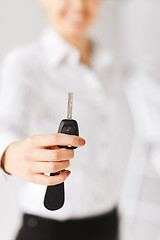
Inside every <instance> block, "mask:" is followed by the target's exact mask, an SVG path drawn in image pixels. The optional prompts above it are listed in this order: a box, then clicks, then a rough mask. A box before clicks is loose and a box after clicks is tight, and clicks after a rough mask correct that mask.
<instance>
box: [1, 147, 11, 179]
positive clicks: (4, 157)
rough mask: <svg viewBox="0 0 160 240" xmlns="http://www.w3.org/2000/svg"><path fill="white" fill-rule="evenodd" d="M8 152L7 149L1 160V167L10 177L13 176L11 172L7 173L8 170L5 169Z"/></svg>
mask: <svg viewBox="0 0 160 240" xmlns="http://www.w3.org/2000/svg"><path fill="white" fill-rule="evenodd" d="M6 151H7V149H6V150H5V151H4V153H3V155H2V158H1V161H0V167H1V168H2V169H3V171H4V172H5V173H7V174H8V175H11V174H10V173H9V172H7V170H6V168H5V160H6Z"/></svg>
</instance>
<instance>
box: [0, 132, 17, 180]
mask: <svg viewBox="0 0 160 240" xmlns="http://www.w3.org/2000/svg"><path fill="white" fill-rule="evenodd" d="M18 140H19V139H18V137H15V136H10V137H9V138H3V140H2V139H0V180H2V181H3V182H6V181H7V180H9V179H10V178H11V177H13V176H12V175H9V174H7V173H6V172H5V171H4V170H3V168H2V165H1V159H2V156H3V153H4V152H5V150H6V149H7V147H8V146H9V145H10V144H11V143H13V142H16V141H18Z"/></svg>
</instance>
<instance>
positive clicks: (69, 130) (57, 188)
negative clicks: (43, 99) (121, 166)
mask: <svg viewBox="0 0 160 240" xmlns="http://www.w3.org/2000/svg"><path fill="white" fill-rule="evenodd" d="M72 107H73V93H68V112H67V119H63V120H62V121H61V123H60V125H59V129H58V133H64V134H69V135H76V136H79V128H78V123H77V121H76V120H73V119H72ZM58 147H59V148H67V149H76V148H77V147H74V146H58ZM59 173H60V172H58V173H51V174H50V176H55V175H58V174H59ZM64 200H65V193H64V182H63V183H60V184H57V185H54V186H48V187H47V190H46V194H45V198H44V206H45V207H46V208H47V209H48V210H58V209H60V208H61V207H62V206H63V205H64Z"/></svg>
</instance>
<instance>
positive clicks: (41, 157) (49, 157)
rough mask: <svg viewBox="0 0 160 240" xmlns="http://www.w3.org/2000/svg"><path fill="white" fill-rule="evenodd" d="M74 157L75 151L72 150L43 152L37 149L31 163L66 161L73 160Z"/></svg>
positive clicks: (30, 157)
mask: <svg viewBox="0 0 160 240" xmlns="http://www.w3.org/2000/svg"><path fill="white" fill-rule="evenodd" d="M73 157H74V151H73V150H71V149H65V148H63V149H58V150H42V149H37V150H36V151H34V152H32V154H31V155H30V156H29V160H30V161H37V162H41V161H42V162H44V161H50V162H55V161H63V160H66V159H72V158H73Z"/></svg>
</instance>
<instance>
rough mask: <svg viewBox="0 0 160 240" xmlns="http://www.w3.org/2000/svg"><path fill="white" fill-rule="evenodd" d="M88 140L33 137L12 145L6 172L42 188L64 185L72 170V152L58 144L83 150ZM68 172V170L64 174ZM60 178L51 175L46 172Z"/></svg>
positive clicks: (64, 136)
mask: <svg viewBox="0 0 160 240" xmlns="http://www.w3.org/2000/svg"><path fill="white" fill-rule="evenodd" d="M84 144H85V140H84V139H83V138H80V137H78V136H72V135H67V134H62V133H57V134H48V135H33V136H30V137H28V138H26V139H24V140H21V141H17V142H14V143H12V144H11V145H9V146H8V148H7V149H6V151H5V153H4V154H3V157H2V165H3V167H4V170H5V171H6V172H7V173H9V174H11V175H15V176H17V177H20V178H22V179H25V180H27V181H29V182H33V183H37V184H42V185H48V186H49V185H56V184H60V183H62V182H64V181H65V180H66V178H67V177H68V176H69V174H70V171H69V170H64V169H66V168H68V167H69V165H70V159H72V158H73V157H74V151H73V150H71V149H65V148H62V149H60V148H59V147H58V145H62V146H75V147H80V146H83V145H84ZM63 170H64V171H63ZM59 171H62V172H61V173H60V174H59V175H55V176H47V175H45V173H56V172H59Z"/></svg>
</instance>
